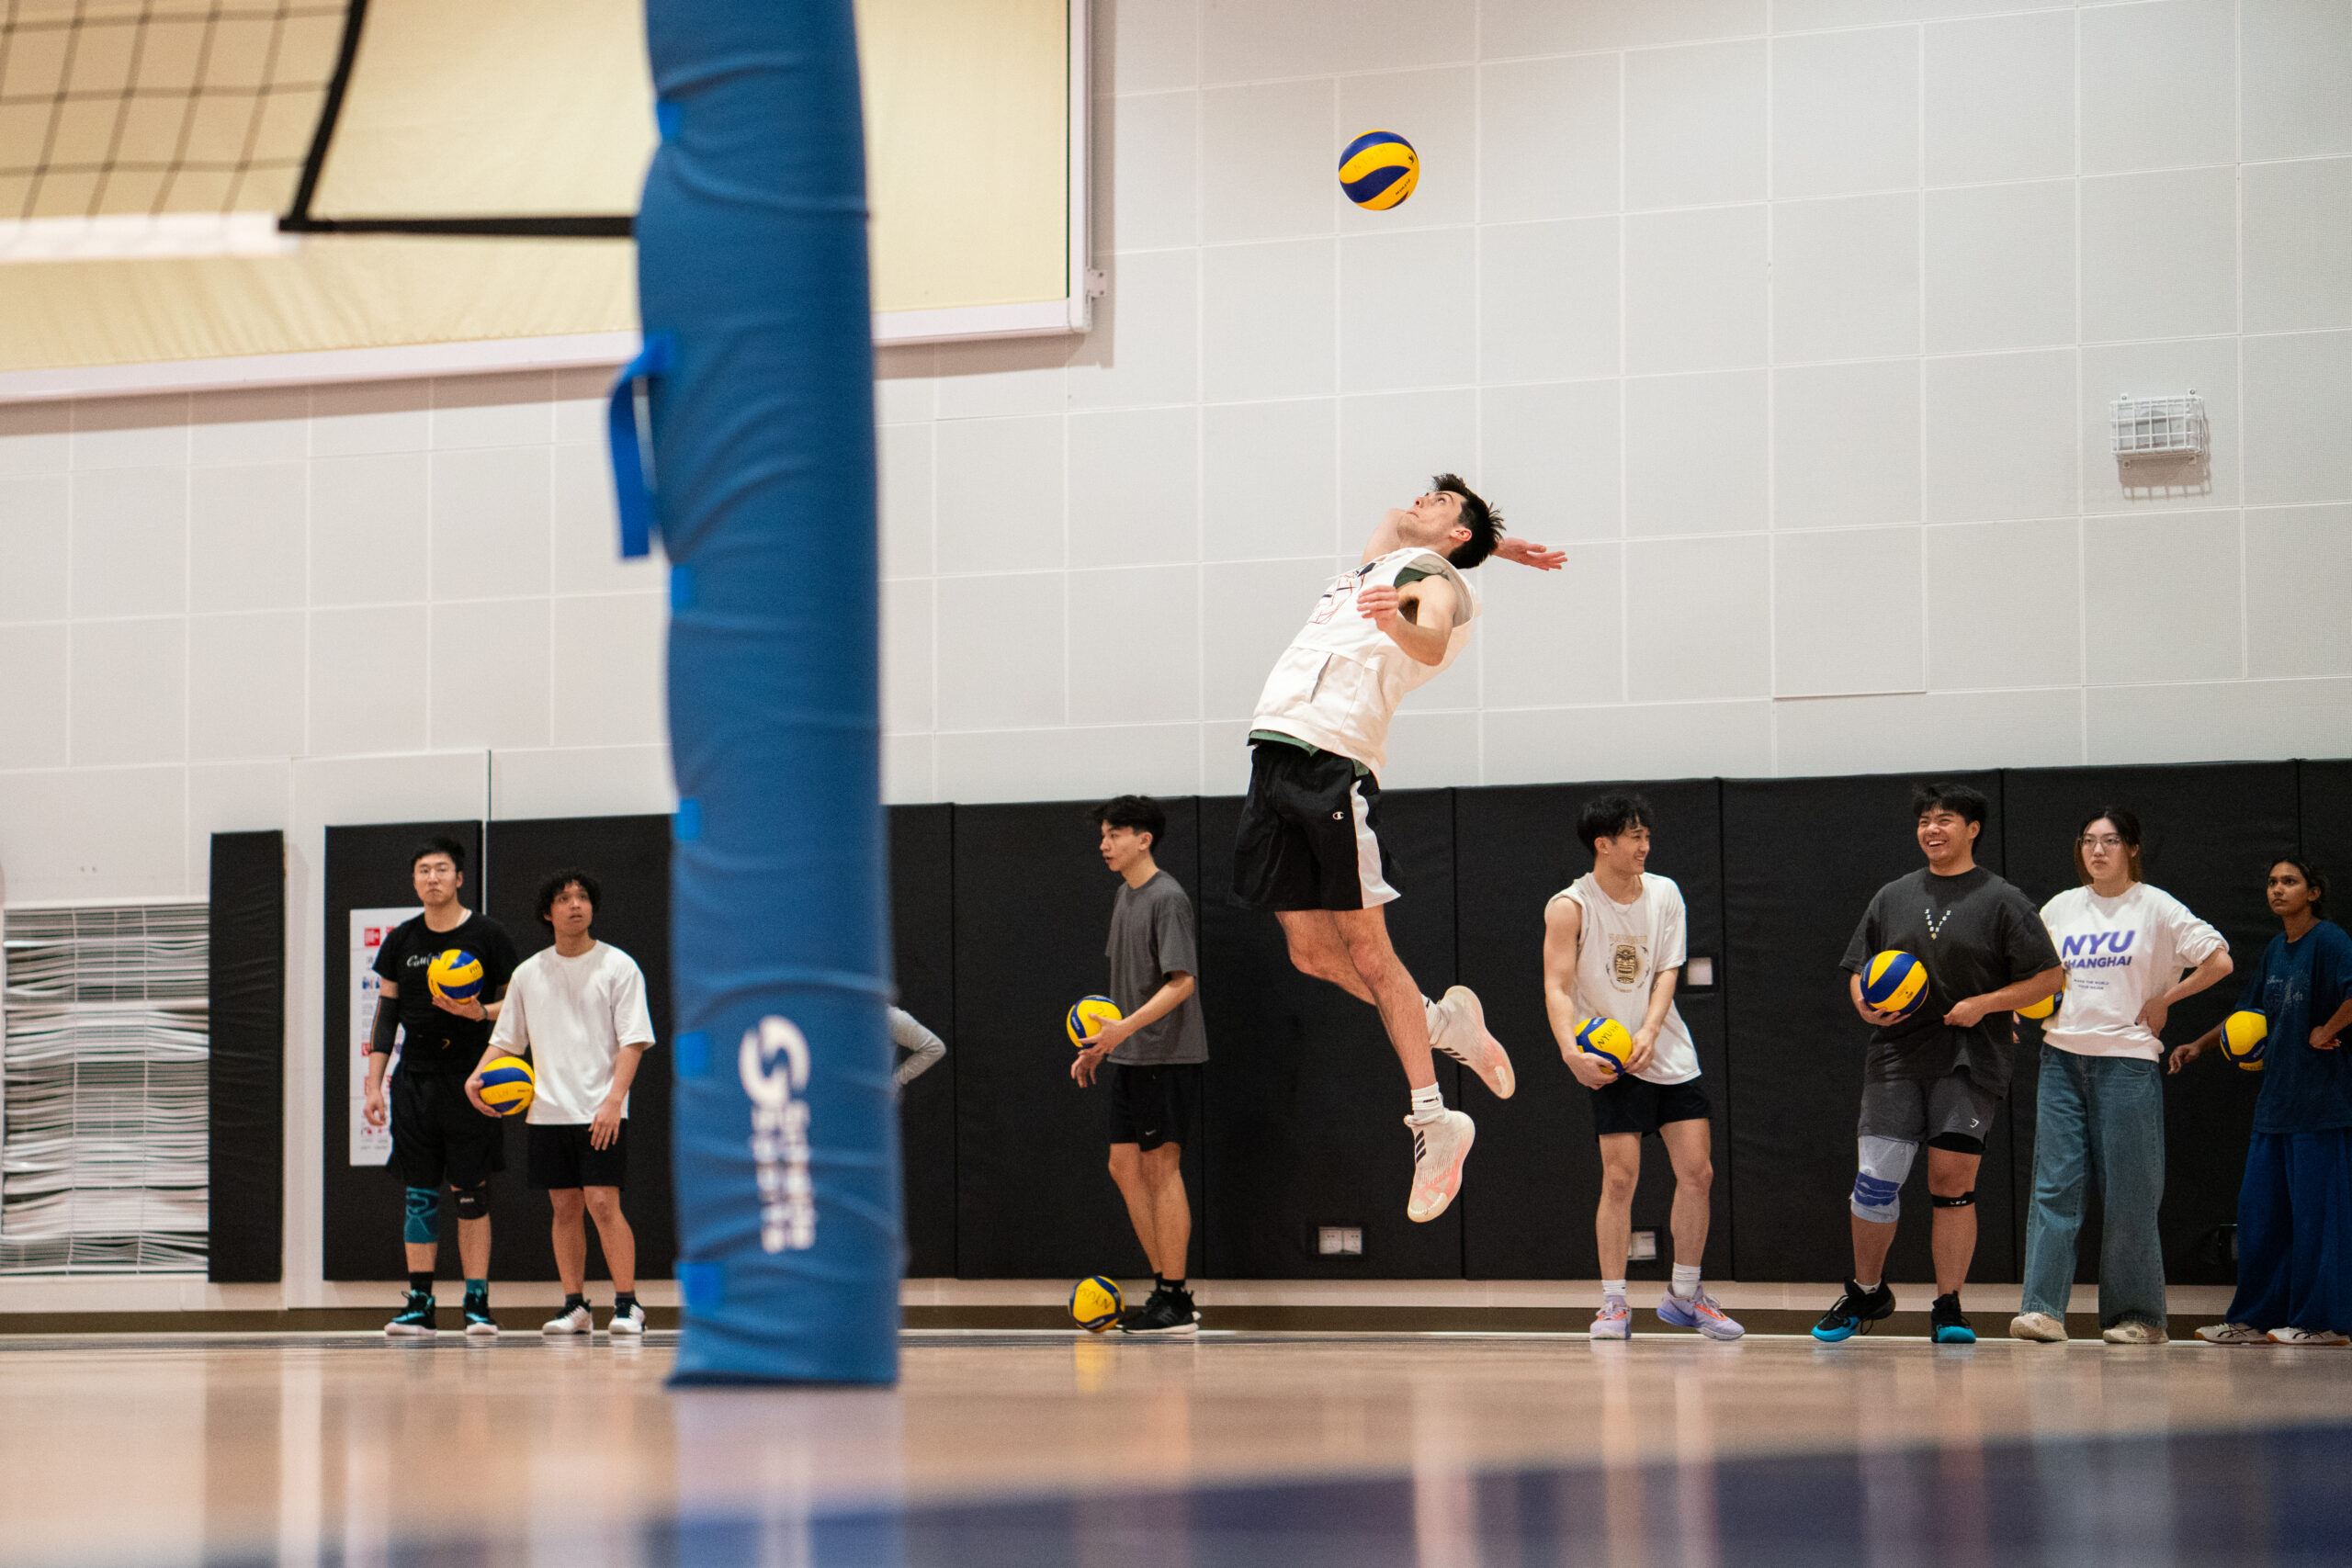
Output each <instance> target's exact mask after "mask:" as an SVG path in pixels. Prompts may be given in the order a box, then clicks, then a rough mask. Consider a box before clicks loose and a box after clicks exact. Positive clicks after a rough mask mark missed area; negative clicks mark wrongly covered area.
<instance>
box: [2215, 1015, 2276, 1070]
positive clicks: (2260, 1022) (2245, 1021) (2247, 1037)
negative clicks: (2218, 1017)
mask: <svg viewBox="0 0 2352 1568" xmlns="http://www.w3.org/2000/svg"><path fill="white" fill-rule="evenodd" d="M2269 1048H2270V1021H2269V1020H2268V1019H2267V1018H2265V1017H2264V1016H2263V1015H2262V1014H2260V1013H2258V1012H2233V1013H2232V1014H2230V1016H2229V1017H2227V1018H2225V1019H2223V1020H2222V1055H2224V1056H2227V1057H2228V1058H2229V1059H2230V1060H2231V1061H2232V1062H2233V1063H2235V1064H2236V1065H2237V1066H2238V1068H2239V1069H2240V1070H2241V1071H2244V1072H2249V1073H2258V1072H2260V1071H2262V1058H2263V1055H2264V1053H2266V1052H2267V1051H2268V1050H2269Z"/></svg>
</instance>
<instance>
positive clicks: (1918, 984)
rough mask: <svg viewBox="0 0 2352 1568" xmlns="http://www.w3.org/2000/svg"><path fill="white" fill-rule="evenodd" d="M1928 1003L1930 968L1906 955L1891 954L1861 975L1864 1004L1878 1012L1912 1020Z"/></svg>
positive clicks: (1882, 955)
mask: <svg viewBox="0 0 2352 1568" xmlns="http://www.w3.org/2000/svg"><path fill="white" fill-rule="evenodd" d="M1927 999H1928V966H1927V965H1926V964H1922V963H1920V962H1919V961H1918V960H1917V958H1914V957H1913V956H1912V955H1911V954H1909V953H1901V952H1896V951H1894V950H1889V951H1887V952H1885V953H1879V954H1877V955H1876V956H1874V957H1873V958H1871V962H1870V967H1869V968H1867V969H1865V970H1863V971H1862V1003H1863V1005H1864V1006H1866V1007H1868V1008H1870V1009H1871V1010H1873V1011H1876V1012H1883V1013H1892V1014H1894V1016H1895V1017H1896V1018H1909V1017H1910V1016H1911V1015H1912V1014H1913V1013H1915V1012H1917V1011H1918V1010H1919V1009H1920V1006H1921V1005H1922V1004H1923V1003H1925V1002H1926V1001H1927Z"/></svg>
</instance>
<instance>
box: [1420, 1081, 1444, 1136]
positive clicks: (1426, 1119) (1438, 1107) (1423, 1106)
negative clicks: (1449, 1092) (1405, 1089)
mask: <svg viewBox="0 0 2352 1568" xmlns="http://www.w3.org/2000/svg"><path fill="white" fill-rule="evenodd" d="M1444 1114H1445V1095H1444V1094H1443V1092H1442V1091H1441V1090H1440V1089H1438V1087H1437V1085H1435V1084H1431V1085H1430V1087H1429V1088H1427V1089H1415V1090H1414V1091H1413V1120H1414V1121H1416V1122H1420V1123H1421V1124H1422V1125H1424V1126H1426V1125H1428V1124H1429V1123H1430V1122H1434V1121H1436V1120H1437V1119H1438V1118H1439V1117H1440V1116H1442V1115H1444Z"/></svg>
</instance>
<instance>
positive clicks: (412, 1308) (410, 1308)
mask: <svg viewBox="0 0 2352 1568" xmlns="http://www.w3.org/2000/svg"><path fill="white" fill-rule="evenodd" d="M384 1337H386V1338H388V1339H430V1338H432V1337H433V1298H432V1297H431V1296H428V1295H424V1294H422V1293H420V1292H415V1291H411V1292H409V1293H408V1305H406V1306H404V1307H402V1308H401V1314H400V1316H398V1317H396V1318H394V1319H392V1321H391V1322H390V1323H388V1324H386V1325H384Z"/></svg>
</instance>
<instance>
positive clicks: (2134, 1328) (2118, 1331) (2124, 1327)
mask: <svg viewBox="0 0 2352 1568" xmlns="http://www.w3.org/2000/svg"><path fill="white" fill-rule="evenodd" d="M2099 1337H2100V1338H2101V1339H2104V1340H2106V1341H2107V1342H2108V1343H2109V1344H2110V1345H2162V1344H2164V1343H2165V1341H2166V1338H2167V1336H2166V1335H2165V1331H2164V1330H2163V1329H2161V1328H2159V1327H2157V1326H2156V1325H2154V1324H2153V1323H2141V1322H2138V1321H2137V1320H2134V1321H2132V1322H2131V1323H2119V1324H2117V1325H2115V1326H2114V1327H2112V1328H2110V1329H2109V1330H2108V1331H2107V1332H2106V1333H2104V1334H2102V1335H2100V1336H2099Z"/></svg>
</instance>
